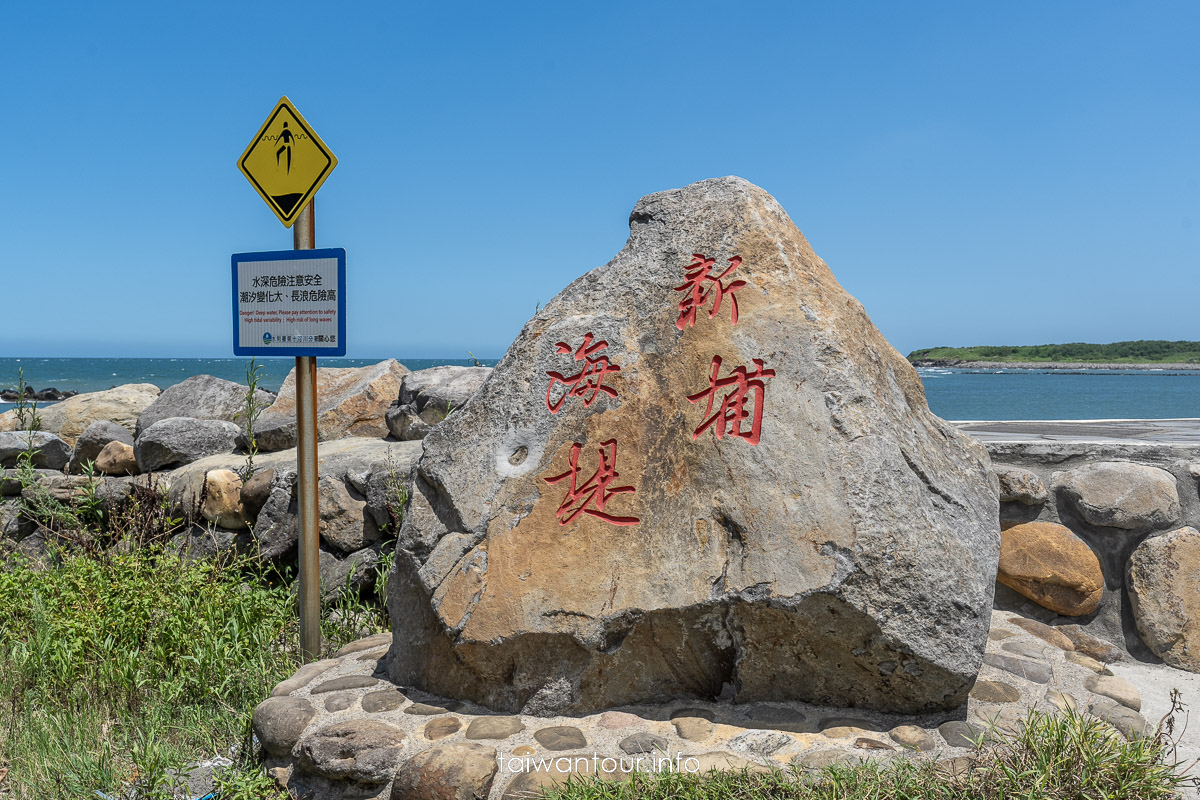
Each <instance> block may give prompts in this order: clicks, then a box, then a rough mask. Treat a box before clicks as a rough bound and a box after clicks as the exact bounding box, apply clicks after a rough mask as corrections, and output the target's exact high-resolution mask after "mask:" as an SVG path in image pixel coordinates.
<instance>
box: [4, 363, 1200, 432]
mask: <svg viewBox="0 0 1200 800" xmlns="http://www.w3.org/2000/svg"><path fill="white" fill-rule="evenodd" d="M379 360H380V359H349V358H342V359H329V360H326V361H323V362H318V364H325V365H328V366H339V367H357V366H363V365H366V364H374V363H377V362H378V361H379ZM399 361H400V362H401V363H402V364H404V365H405V366H406V367H408V368H409V369H414V370H415V369H425V368H427V367H433V366H437V365H440V364H457V365H460V366H470V365H471V364H472V361H471V360H470V359H445V358H443V359H434V358H400V359H399ZM248 362H249V360H248V359H244V358H0V388H8V387H15V386H16V383H17V369H18V368H22V369H24V371H25V382H26V383H27V384H29V385H30V386H32V387H33V388H34V389H38V390H41V389H46V388H50V387H53V388H55V389H58V390H60V391H68V390H74V391H77V392H95V391H99V390H101V389H108V388H109V387H112V386H117V385H119V384H122V383H152V384H154V385H156V386H158V387H160V388H166V387H167V386H171V385H172V384H175V383H178V382H179V381H181V380H183V379H184V378H188V377H190V376H192V375H201V374H208V375H216V376H217V377H218V378H225V379H226V380H231V381H236V382H238V383H244V382H245V380H246V365H247V363H248ZM260 363H262V364H263V367H264V368H263V370H262V372H261V373H260V376H261V383H260V385H261V386H262V387H263V388H265V389H270V390H272V391H275V390H277V389H278V388H279V386H280V384H282V383H283V379H284V378H285V377H287V373H288V371H289V370H290V369H291V368H292V366H293V365H294V364H295V360H294V359H291V358H268V359H263V360H262V361H261V362H260ZM480 363H481V364H484V365H485V366H494V365H495V363H496V360H495V359H480ZM917 372H918V374H920V376H921V380H922V381H923V382H924V384H925V394H926V396H927V397H928V399H929V407H930V408H931V409H932V410H933V413H935V414H937V415H938V416H940V417H942V418H944V419H952V420H996V419H1174V418H1180V417H1200V370H1192V371H1188V370H1179V371H1175V370H1080V371H1072V372H1063V371H1054V370H1015V369H1014V370H988V371H984V370H969V369H942V368H936V367H930V368H921V369H918V370H917ZM11 407H12V404H11V403H0V411H4V410H6V409H8V408H11Z"/></svg>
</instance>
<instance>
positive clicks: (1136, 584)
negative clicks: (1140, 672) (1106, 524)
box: [1126, 528, 1200, 672]
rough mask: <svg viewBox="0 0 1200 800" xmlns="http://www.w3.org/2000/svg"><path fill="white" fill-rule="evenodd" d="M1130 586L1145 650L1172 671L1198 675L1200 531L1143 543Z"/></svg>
mask: <svg viewBox="0 0 1200 800" xmlns="http://www.w3.org/2000/svg"><path fill="white" fill-rule="evenodd" d="M1126 585H1127V586H1128V590H1129V600H1130V602H1131V604H1132V606H1133V618H1134V622H1135V623H1136V624H1137V629H1138V633H1140V634H1141V636H1142V641H1144V642H1145V643H1146V646H1147V647H1149V648H1150V649H1151V650H1152V651H1153V652H1154V654H1155V655H1156V656H1158V657H1159V658H1161V659H1162V660H1163V661H1165V662H1167V663H1168V664H1170V665H1171V666H1173V667H1178V668H1179V669H1186V670H1188V671H1189V672H1200V531H1197V530H1196V529H1195V528H1179V529H1178V530H1174V531H1171V532H1170V533H1164V534H1160V535H1158V536H1151V537H1149V538H1148V539H1146V540H1145V541H1143V542H1142V543H1141V544H1140V545H1138V547H1137V549H1136V550H1134V551H1133V556H1132V558H1130V560H1129V575H1128V580H1127V582H1126Z"/></svg>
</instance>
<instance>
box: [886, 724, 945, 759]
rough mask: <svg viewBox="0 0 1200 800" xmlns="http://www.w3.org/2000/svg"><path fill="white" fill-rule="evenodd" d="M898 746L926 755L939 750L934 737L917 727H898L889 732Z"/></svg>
mask: <svg viewBox="0 0 1200 800" xmlns="http://www.w3.org/2000/svg"><path fill="white" fill-rule="evenodd" d="M888 736H891V737H892V741H894V742H895V743H896V744H899V745H903V746H904V747H908V748H911V749H913V750H919V751H920V752H922V753H924V752H927V751H929V750H934V749H936V748H937V741H936V740H935V739H934V738H933V735H932V734H930V733H929V731H927V730H925V729H924V728H921V727H918V726H917V725H898V726H896V727H895V728H892V729H891V730H890V731H889V732H888Z"/></svg>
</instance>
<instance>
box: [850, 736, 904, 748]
mask: <svg viewBox="0 0 1200 800" xmlns="http://www.w3.org/2000/svg"><path fill="white" fill-rule="evenodd" d="M854 746H855V747H857V748H859V749H860V750H895V749H896V748H895V747H892V746H891V745H890V744H888V743H887V742H881V741H879V740H878V739H872V738H871V737H870V736H859V737H858V738H857V739H855V740H854Z"/></svg>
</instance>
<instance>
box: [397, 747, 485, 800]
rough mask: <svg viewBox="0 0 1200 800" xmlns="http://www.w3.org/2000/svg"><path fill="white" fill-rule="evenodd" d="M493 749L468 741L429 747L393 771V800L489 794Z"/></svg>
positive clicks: (456, 799) (469, 798) (471, 798)
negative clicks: (394, 779) (394, 774)
mask: <svg viewBox="0 0 1200 800" xmlns="http://www.w3.org/2000/svg"><path fill="white" fill-rule="evenodd" d="M497 766H498V765H497V762H496V749H495V748H493V747H485V746H484V745H481V744H472V743H471V742H456V743H454V744H443V745H438V746H436V747H431V748H429V749H428V750H425V751H424V752H421V753H418V754H417V755H415V756H413V757H412V758H411V759H409V760H408V763H406V764H405V765H404V766H403V767H401V768H400V770H399V771H398V772H397V773H396V781H395V783H393V784H392V794H391V798H392V800H476V799H477V798H483V797H487V796H488V792H489V791H491V788H492V780H493V778H495V776H496V770H497Z"/></svg>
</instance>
